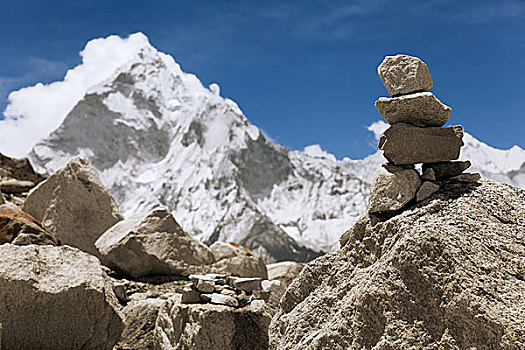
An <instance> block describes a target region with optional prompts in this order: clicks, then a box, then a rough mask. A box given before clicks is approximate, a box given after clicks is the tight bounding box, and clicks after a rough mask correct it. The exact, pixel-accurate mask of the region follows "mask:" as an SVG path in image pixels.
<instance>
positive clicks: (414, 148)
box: [379, 123, 463, 164]
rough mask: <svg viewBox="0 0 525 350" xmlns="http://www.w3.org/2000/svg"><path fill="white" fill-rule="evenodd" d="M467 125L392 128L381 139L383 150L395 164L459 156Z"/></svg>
mask: <svg viewBox="0 0 525 350" xmlns="http://www.w3.org/2000/svg"><path fill="white" fill-rule="evenodd" d="M462 138H463V128H462V127H461V125H456V126H452V127H448V128H436V127H428V128H418V127H416V126H412V125H409V124H403V123H400V124H395V125H392V126H391V127H389V128H388V129H387V130H386V131H385V132H384V133H383V135H381V138H380V139H379V149H380V150H382V151H383V152H384V153H383V155H384V156H385V158H386V159H388V160H389V161H390V162H393V163H395V164H416V163H436V162H445V161H449V160H453V159H457V158H458V157H459V151H460V148H461V146H462V145H463V141H462Z"/></svg>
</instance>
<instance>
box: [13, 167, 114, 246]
mask: <svg viewBox="0 0 525 350" xmlns="http://www.w3.org/2000/svg"><path fill="white" fill-rule="evenodd" d="M23 210H24V211H25V212H26V213H28V214H29V215H31V216H33V217H34V218H35V219H37V220H38V221H40V222H41V223H42V225H43V226H44V228H46V229H47V230H49V231H50V232H51V233H52V234H54V235H55V236H56V237H58V238H60V240H61V241H62V243H64V244H67V245H70V246H73V247H77V248H79V249H81V250H83V251H85V252H87V253H89V254H93V255H97V254H98V252H97V250H96V249H95V245H94V243H95V241H96V240H97V239H98V238H99V237H100V236H101V235H102V234H103V233H104V232H105V231H106V230H107V229H108V228H110V227H111V226H113V225H114V224H115V223H117V222H119V221H120V220H122V219H123V216H122V215H121V214H120V212H119V210H118V207H117V204H116V203H115V200H114V199H113V197H111V195H110V194H109V193H108V191H107V190H106V189H105V188H104V185H103V184H102V181H101V180H100V177H99V176H98V173H97V170H96V169H95V168H94V167H93V166H92V165H91V163H90V162H89V160H88V159H87V158H84V157H76V158H73V159H71V160H70V161H69V163H67V165H66V166H65V167H64V168H62V169H60V170H58V171H57V172H56V173H54V174H53V175H51V176H50V177H49V178H48V179H47V180H45V181H44V182H41V183H40V184H39V185H38V186H37V187H35V188H34V189H33V190H31V192H29V196H28V197H27V199H26V201H25V203H24V206H23Z"/></svg>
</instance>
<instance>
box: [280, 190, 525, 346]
mask: <svg viewBox="0 0 525 350" xmlns="http://www.w3.org/2000/svg"><path fill="white" fill-rule="evenodd" d="M523 218H525V191H524V190H522V189H518V188H514V187H511V186H508V185H504V184H500V183H496V182H492V181H482V182H481V184H458V183H456V184H444V186H443V188H442V190H440V191H439V192H438V193H437V194H435V195H434V196H433V198H432V200H429V201H424V202H420V203H418V204H415V205H413V206H411V207H409V208H407V209H406V210H405V211H403V212H402V213H400V214H399V215H396V216H394V217H390V218H381V217H378V216H374V215H372V214H369V215H365V216H363V217H362V218H361V219H360V220H359V221H358V222H357V223H356V224H355V225H354V226H353V228H352V229H350V230H349V231H347V232H346V233H345V235H344V237H342V239H341V243H342V245H343V247H342V248H341V249H339V250H338V251H336V252H333V253H328V254H326V255H325V256H323V257H320V258H318V259H316V260H314V261H313V262H310V263H308V264H307V265H306V266H305V268H304V269H303V271H302V272H301V274H300V275H299V277H298V278H297V279H296V280H295V281H294V282H293V283H292V284H291V285H290V287H289V288H288V290H287V291H286V293H285V294H284V296H283V298H282V299H281V304H280V310H279V312H278V313H277V314H276V315H275V316H274V318H273V320H272V324H271V326H270V343H271V346H270V349H279V350H286V349H311V350H313V349H521V348H522V347H523V339H524V335H525V298H523V296H524V295H525V283H524V282H523V281H524V280H525V268H524V267H525V245H524V244H523V242H524V240H525V220H523Z"/></svg>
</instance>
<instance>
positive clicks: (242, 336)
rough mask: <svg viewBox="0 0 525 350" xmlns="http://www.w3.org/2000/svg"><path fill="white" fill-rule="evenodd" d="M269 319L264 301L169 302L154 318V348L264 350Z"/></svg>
mask: <svg viewBox="0 0 525 350" xmlns="http://www.w3.org/2000/svg"><path fill="white" fill-rule="evenodd" d="M270 320H271V314H270V312H269V309H268V307H266V306H265V305H264V303H252V304H250V305H249V306H247V307H243V308H232V307H229V306H224V305H213V304H202V305H200V304H180V303H177V302H172V303H171V304H166V305H165V306H164V307H163V308H162V309H161V311H160V313H159V317H158V318H157V327H156V329H155V338H156V340H157V343H156V349H192V350H210V349H221V350H234V349H235V350H237V349H251V350H266V349H268V325H269V324H270Z"/></svg>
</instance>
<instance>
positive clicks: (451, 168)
mask: <svg viewBox="0 0 525 350" xmlns="http://www.w3.org/2000/svg"><path fill="white" fill-rule="evenodd" d="M471 165H472V164H471V163H470V162H469V161H468V160H467V161H466V162H461V161H459V162H441V163H432V164H423V171H425V170H427V169H432V170H433V171H434V173H435V174H436V178H444V177H450V176H456V175H459V174H461V173H462V172H464V171H465V170H467V169H468V168H470V166H471Z"/></svg>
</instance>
